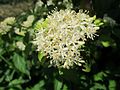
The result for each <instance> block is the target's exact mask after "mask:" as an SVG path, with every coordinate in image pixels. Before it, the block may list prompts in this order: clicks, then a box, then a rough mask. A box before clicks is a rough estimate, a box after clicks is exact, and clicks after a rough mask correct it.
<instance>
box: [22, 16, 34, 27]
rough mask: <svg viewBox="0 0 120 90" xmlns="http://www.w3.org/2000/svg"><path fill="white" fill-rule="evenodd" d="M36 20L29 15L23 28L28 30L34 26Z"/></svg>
mask: <svg viewBox="0 0 120 90" xmlns="http://www.w3.org/2000/svg"><path fill="white" fill-rule="evenodd" d="M34 19H35V17H34V15H29V16H28V17H27V20H26V21H24V22H23V23H22V26H24V27H26V28H28V27H30V26H32V23H33V21H34Z"/></svg>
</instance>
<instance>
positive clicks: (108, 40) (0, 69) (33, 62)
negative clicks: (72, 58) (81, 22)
mask: <svg viewBox="0 0 120 90" xmlns="http://www.w3.org/2000/svg"><path fill="white" fill-rule="evenodd" d="M3 1H4V2H5V1H6V2H7V1H8V0H0V2H3ZM12 1H16V0H12ZM18 1H19V0H18ZM86 1H88V0H86ZM4 2H3V3H4ZM81 3H82V5H81ZM89 4H90V2H84V0H80V1H79V0H42V1H41V0H38V2H37V3H36V6H35V7H34V8H33V9H32V10H30V11H28V12H26V13H22V14H21V15H19V16H18V17H16V18H15V22H14V23H11V24H9V25H8V24H5V27H4V31H2V32H4V33H1V30H2V28H3V27H0V90H119V89H120V86H119V85H120V61H119V60H120V13H119V10H120V8H119V5H120V1H119V0H106V1H105V0H92V6H93V8H94V10H93V9H92V8H91V9H90V8H89V9H90V14H94V13H96V15H97V16H96V18H99V19H97V20H95V24H97V25H98V26H100V30H98V32H97V34H98V36H97V37H95V38H94V40H87V41H86V42H85V46H84V47H82V48H84V51H81V55H82V56H83V58H84V59H85V60H86V64H85V65H83V66H81V67H78V66H74V68H73V69H69V70H67V69H58V68H55V67H51V66H49V63H48V60H47V58H46V57H45V56H44V54H43V53H41V52H37V51H36V46H34V45H33V40H34V37H35V35H34V32H37V29H38V28H40V26H41V25H42V27H44V28H45V27H46V26H47V25H48V24H47V20H46V21H45V22H44V23H41V24H39V23H38V22H40V20H41V21H42V20H44V19H45V18H46V17H47V15H48V14H49V12H52V10H54V8H55V7H57V9H58V10H60V9H65V8H69V9H70V8H71V9H74V10H76V12H77V10H78V9H80V8H83V9H85V8H87V7H86V6H88V5H89ZM7 23H8V22H7ZM2 26H4V25H3V24H2ZM35 27H36V30H34V29H35ZM44 59H45V60H44Z"/></svg>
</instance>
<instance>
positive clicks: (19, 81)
mask: <svg viewBox="0 0 120 90" xmlns="http://www.w3.org/2000/svg"><path fill="white" fill-rule="evenodd" d="M27 81H28V80H23V79H14V80H12V81H11V82H10V83H9V86H13V85H19V84H23V83H25V82H27Z"/></svg>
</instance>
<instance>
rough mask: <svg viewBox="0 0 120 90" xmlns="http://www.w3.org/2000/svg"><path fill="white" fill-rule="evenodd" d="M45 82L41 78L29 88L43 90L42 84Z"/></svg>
mask: <svg viewBox="0 0 120 90" xmlns="http://www.w3.org/2000/svg"><path fill="white" fill-rule="evenodd" d="M44 84H45V82H44V81H43V80H41V81H40V82H39V83H37V84H36V85H35V86H34V87H33V88H32V89H30V90H44V89H43V86H44Z"/></svg>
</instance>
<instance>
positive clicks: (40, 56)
mask: <svg viewBox="0 0 120 90" xmlns="http://www.w3.org/2000/svg"><path fill="white" fill-rule="evenodd" d="M43 56H44V53H43V52H38V59H39V61H40V62H41V60H42V58H43Z"/></svg>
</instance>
